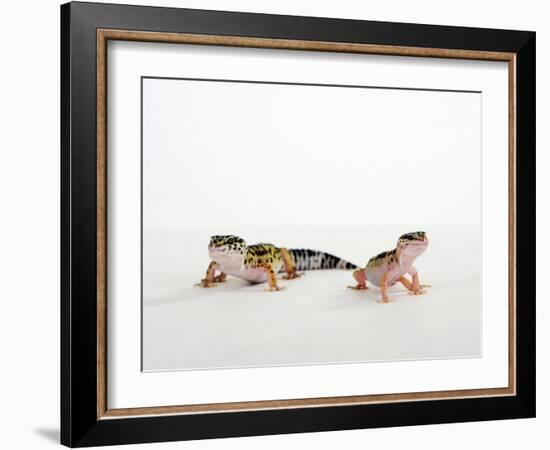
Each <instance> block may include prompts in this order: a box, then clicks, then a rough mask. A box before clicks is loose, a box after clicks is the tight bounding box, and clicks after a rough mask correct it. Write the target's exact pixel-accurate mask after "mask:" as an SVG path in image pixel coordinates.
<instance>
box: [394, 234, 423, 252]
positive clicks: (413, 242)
mask: <svg viewBox="0 0 550 450" xmlns="http://www.w3.org/2000/svg"><path fill="white" fill-rule="evenodd" d="M428 244H429V241H428V236H426V233H425V232H424V231H414V232H412V233H405V234H403V235H402V236H400V237H399V239H398V240H397V248H399V249H400V250H401V252H405V253H407V254H411V255H414V256H418V255H420V254H421V253H424V251H425V250H426V248H427V247H428Z"/></svg>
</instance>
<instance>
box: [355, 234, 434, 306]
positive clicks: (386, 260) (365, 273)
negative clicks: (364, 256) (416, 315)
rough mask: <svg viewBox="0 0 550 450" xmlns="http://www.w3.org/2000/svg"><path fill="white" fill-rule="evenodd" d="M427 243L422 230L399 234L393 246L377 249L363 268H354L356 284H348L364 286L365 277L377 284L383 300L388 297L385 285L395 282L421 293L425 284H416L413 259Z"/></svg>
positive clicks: (417, 282)
mask: <svg viewBox="0 0 550 450" xmlns="http://www.w3.org/2000/svg"><path fill="white" fill-rule="evenodd" d="M428 244H429V241H428V237H427V236H426V233H425V232H424V231H416V232H413V233H406V234H404V235H402V236H400V237H399V239H398V240H397V246H396V247H395V248H394V249H393V250H389V251H386V252H382V253H379V254H378V255H376V256H374V257H372V258H371V259H370V260H369V261H368V262H367V265H366V266H365V267H364V268H362V269H357V270H355V271H354V272H353V278H354V279H355V281H357V285H356V286H349V287H350V288H352V289H357V290H365V289H368V287H367V281H369V282H370V283H372V284H374V285H375V286H380V288H381V291H382V302H383V303H386V302H388V301H389V297H388V294H387V289H388V287H389V286H393V285H394V284H395V283H398V282H399V283H401V284H403V286H405V287H406V288H407V290H409V292H411V293H412V294H415V295H419V294H423V293H424V291H423V289H422V288H423V287H428V285H421V284H420V282H419V279H418V271H417V270H416V268H415V267H414V266H413V263H414V261H415V260H416V258H418V256H420V255H421V254H422V253H424V252H425V251H426V248H428ZM406 274H410V275H411V276H412V281H410V280H408V279H407V278H406V277H405V275H406Z"/></svg>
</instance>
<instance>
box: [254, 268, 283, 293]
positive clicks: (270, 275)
mask: <svg viewBox="0 0 550 450" xmlns="http://www.w3.org/2000/svg"><path fill="white" fill-rule="evenodd" d="M260 267H261V268H262V269H264V270H265V271H266V273H267V282H268V284H269V285H268V287H267V288H266V289H265V290H266V291H281V290H283V289H285V288H284V287H282V286H277V278H276V277H275V271H274V270H273V266H272V265H271V264H262V265H260Z"/></svg>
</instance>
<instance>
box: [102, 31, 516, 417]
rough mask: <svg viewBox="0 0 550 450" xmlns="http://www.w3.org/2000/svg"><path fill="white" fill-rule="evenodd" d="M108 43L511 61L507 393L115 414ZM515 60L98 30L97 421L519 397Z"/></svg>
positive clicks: (255, 403) (151, 409)
mask: <svg viewBox="0 0 550 450" xmlns="http://www.w3.org/2000/svg"><path fill="white" fill-rule="evenodd" d="M109 40H122V41H140V42H158V43H180V44H195V45H218V46H232V47H251V48H268V49H287V50H307V51H323V52H342V53H364V54H378V55H392V56H417V57H432V58H453V59H472V60H488V61H504V62H508V100H509V101H508V105H509V106H508V207H509V209H508V254H509V259H508V261H509V266H508V275H509V283H508V311H509V315H508V386H507V387H503V388H488V389H465V390H448V391H430V392H407V393H398V394H377V395H355V396H340V397H317V398H300V399H287V400H263V401H246V402H232V403H210V404H198V405H174V406H147V407H140V408H118V409H109V408H108V405H107V290H106V283H107V42H108V41H109ZM515 130H516V54H515V53H505V52H490V51H477V50H455V49H445V48H421V47H403V46H388V45H373V44H354V43H341V42H321V41H299V40H286V39H266V38H249V37H239V36H218V35H199V34H180V33H157V32H148V31H129V30H114V29H98V30H97V355H98V358H97V418H98V419H113V418H117V417H128V416H155V415H167V414H196V413H215V412H231V411H251V410H262V409H264V410H265V409H289V408H306V407H322V406H343V405H356V404H369V403H390V402H403V401H421V400H447V399H459V398H472V397H497V396H511V395H515V394H516V295H515V294H516V235H515V230H516V169H515V158H516V148H515Z"/></svg>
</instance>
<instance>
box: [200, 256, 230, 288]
mask: <svg viewBox="0 0 550 450" xmlns="http://www.w3.org/2000/svg"><path fill="white" fill-rule="evenodd" d="M219 269H220V266H219V264H218V263H217V262H215V261H212V262H211V263H210V264H209V265H208V269H207V270H206V275H205V276H204V278H203V279H202V280H201V281H200V283H197V284H195V286H199V287H204V288H211V287H216V283H218V282H223V281H225V279H226V277H227V275H226V274H225V273H223V272H221V273H220V274H219V275H218V276H214V275H215V273H216V270H219Z"/></svg>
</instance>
